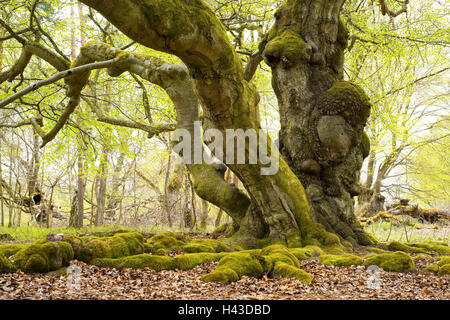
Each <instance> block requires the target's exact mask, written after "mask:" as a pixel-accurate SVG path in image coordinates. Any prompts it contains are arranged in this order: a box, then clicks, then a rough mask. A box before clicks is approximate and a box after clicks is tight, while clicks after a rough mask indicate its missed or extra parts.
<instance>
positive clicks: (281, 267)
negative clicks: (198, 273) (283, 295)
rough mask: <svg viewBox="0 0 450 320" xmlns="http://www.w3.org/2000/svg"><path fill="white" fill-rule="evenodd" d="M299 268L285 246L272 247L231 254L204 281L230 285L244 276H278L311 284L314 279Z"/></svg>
mask: <svg viewBox="0 0 450 320" xmlns="http://www.w3.org/2000/svg"><path fill="white" fill-rule="evenodd" d="M297 254H298V253H297ZM299 267H300V263H299V261H298V259H297V257H296V256H295V255H294V254H293V253H292V252H290V251H289V250H288V249H287V248H286V247H285V246H282V245H272V246H268V247H266V248H264V249H256V250H245V251H241V252H233V253H229V254H227V255H225V256H224V257H223V258H222V259H220V260H219V263H218V265H217V268H216V270H214V272H211V273H209V274H206V275H205V276H203V277H202V280H203V281H205V282H220V283H228V282H233V281H236V280H238V279H239V278H240V277H242V276H244V275H245V276H254V277H258V276H261V275H263V274H277V275H280V276H285V277H294V278H297V279H298V280H300V281H302V282H306V283H310V282H311V279H312V277H311V276H310V275H309V274H308V273H306V272H305V271H303V270H301V269H300V268H299Z"/></svg>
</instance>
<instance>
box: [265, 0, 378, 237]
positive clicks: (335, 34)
mask: <svg viewBox="0 0 450 320" xmlns="http://www.w3.org/2000/svg"><path fill="white" fill-rule="evenodd" d="M343 2H344V1H343V0H339V1H331V0H317V1H311V0H288V1H286V2H285V4H284V5H283V6H282V7H281V8H280V9H279V10H278V11H277V12H276V13H275V18H276V22H275V25H274V26H273V27H272V29H271V30H270V31H269V33H268V35H267V37H266V39H265V40H264V41H263V42H262V43H261V45H260V50H263V57H264V59H265V61H266V62H267V63H268V64H269V65H270V66H271V68H272V77H273V78H272V85H273V88H274V91H275V93H276V95H277V98H278V103H279V112H280V122H281V130H280V133H279V144H280V151H281V153H282V154H283V156H284V158H285V159H286V160H287V162H288V164H289V166H290V167H291V169H292V170H293V171H294V173H295V174H296V176H297V177H298V178H299V179H300V181H301V182H302V184H303V186H304V187H305V189H306V193H307V195H308V199H309V202H310V204H311V216H312V218H313V219H314V220H315V221H317V222H319V223H321V224H322V225H323V226H325V228H326V229H327V230H328V231H330V232H333V233H336V234H338V235H339V236H340V237H341V238H343V239H345V240H348V241H350V242H351V243H353V244H369V243H370V240H369V239H368V237H367V236H366V234H365V232H364V231H363V229H362V227H361V226H360V225H359V223H358V221H357V220H356V219H355V215H354V202H353V197H354V196H357V195H359V193H360V185H359V173H360V169H361V165H362V162H363V159H364V157H366V156H367V152H368V148H369V144H368V139H367V137H364V136H363V128H364V126H365V123H366V121H367V118H368V116H369V114H370V103H369V99H368V97H367V96H366V95H365V93H364V91H363V90H362V89H361V88H359V87H358V86H356V85H354V84H352V83H350V82H347V81H343V61H344V60H343V59H344V49H345V47H346V45H347V37H348V32H347V30H346V28H345V26H344V24H343V23H342V22H341V21H340V19H339V11H340V9H341V6H342V4H343Z"/></svg>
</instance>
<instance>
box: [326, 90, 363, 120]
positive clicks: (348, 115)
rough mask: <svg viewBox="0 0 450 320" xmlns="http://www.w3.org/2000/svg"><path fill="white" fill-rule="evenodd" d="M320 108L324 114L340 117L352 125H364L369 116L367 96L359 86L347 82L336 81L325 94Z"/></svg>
mask: <svg viewBox="0 0 450 320" xmlns="http://www.w3.org/2000/svg"><path fill="white" fill-rule="evenodd" d="M320 106H321V108H322V111H323V112H324V113H325V114H328V115H337V114H339V115H342V116H343V117H344V118H345V119H346V120H347V121H348V122H350V123H351V124H352V125H361V124H364V123H365V122H366V120H367V118H368V117H369V115H370V102H369V98H368V96H367V95H366V93H365V92H364V90H363V89H362V88H361V87H360V86H358V85H356V84H354V83H352V82H349V81H336V82H335V83H334V84H333V86H332V87H331V88H330V89H328V90H327V91H326V92H325V94H324V96H323V101H321V102H320Z"/></svg>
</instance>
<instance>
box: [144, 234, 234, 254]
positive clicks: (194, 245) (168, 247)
mask: <svg viewBox="0 0 450 320" xmlns="http://www.w3.org/2000/svg"><path fill="white" fill-rule="evenodd" d="M147 244H148V248H149V252H151V253H153V254H157V255H165V254H167V253H169V252H171V251H183V252H187V253H196V252H228V251H230V247H229V246H228V245H227V244H225V242H223V241H221V240H214V239H190V238H188V237H186V236H184V235H182V234H176V233H173V232H162V233H160V234H157V235H155V236H153V237H151V238H150V239H149V240H148V241H147Z"/></svg>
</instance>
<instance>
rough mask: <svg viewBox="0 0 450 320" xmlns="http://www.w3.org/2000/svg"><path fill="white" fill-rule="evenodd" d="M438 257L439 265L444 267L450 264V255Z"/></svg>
mask: <svg viewBox="0 0 450 320" xmlns="http://www.w3.org/2000/svg"><path fill="white" fill-rule="evenodd" d="M437 259H438V261H439V262H438V266H439V267H442V266H443V265H444V264H450V257H449V256H444V257H437Z"/></svg>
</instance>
